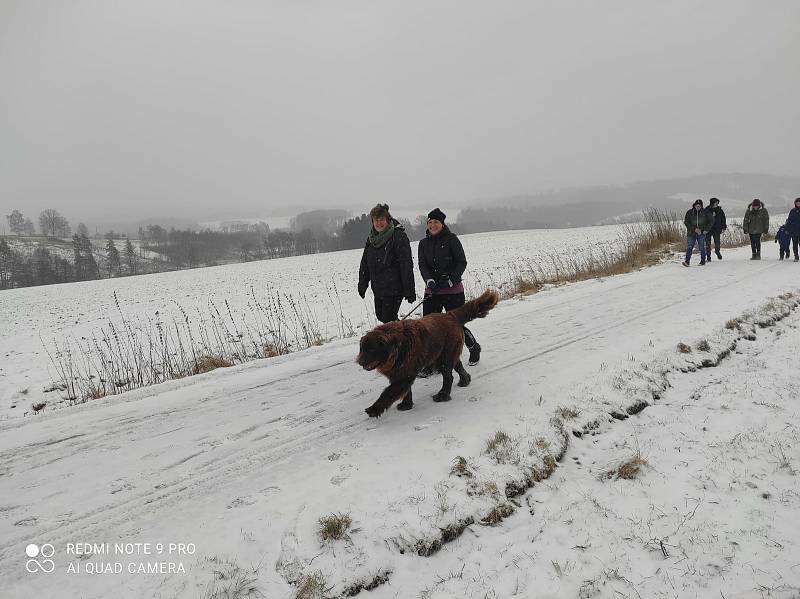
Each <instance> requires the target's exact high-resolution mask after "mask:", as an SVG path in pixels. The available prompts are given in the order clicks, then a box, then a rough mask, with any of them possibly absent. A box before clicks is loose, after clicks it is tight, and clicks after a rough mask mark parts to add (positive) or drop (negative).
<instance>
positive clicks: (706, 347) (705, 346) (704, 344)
mask: <svg viewBox="0 0 800 599" xmlns="http://www.w3.org/2000/svg"><path fill="white" fill-rule="evenodd" d="M696 347H697V351H711V345H710V344H709V343H708V341H706V340H705V339H701V340H700V341H699V342H698V343H697V346H696Z"/></svg>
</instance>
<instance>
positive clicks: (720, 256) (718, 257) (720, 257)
mask: <svg viewBox="0 0 800 599" xmlns="http://www.w3.org/2000/svg"><path fill="white" fill-rule="evenodd" d="M717 260H722V254H720V252H719V250H717Z"/></svg>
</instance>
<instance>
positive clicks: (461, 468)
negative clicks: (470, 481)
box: [450, 455, 474, 478]
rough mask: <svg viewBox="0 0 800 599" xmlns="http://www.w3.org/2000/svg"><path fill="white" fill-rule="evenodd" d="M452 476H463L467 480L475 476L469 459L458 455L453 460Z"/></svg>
mask: <svg viewBox="0 0 800 599" xmlns="http://www.w3.org/2000/svg"><path fill="white" fill-rule="evenodd" d="M450 476H461V477H465V478H471V477H473V476H474V473H473V472H472V469H471V468H470V467H469V464H468V463H467V458H465V457H464V456H460V455H457V456H456V457H455V458H454V459H453V467H452V468H450Z"/></svg>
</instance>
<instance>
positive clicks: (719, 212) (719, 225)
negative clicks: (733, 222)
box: [706, 206, 728, 233]
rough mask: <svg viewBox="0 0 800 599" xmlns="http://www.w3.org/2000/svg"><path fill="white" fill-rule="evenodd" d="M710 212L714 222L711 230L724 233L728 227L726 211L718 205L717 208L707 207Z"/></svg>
mask: <svg viewBox="0 0 800 599" xmlns="http://www.w3.org/2000/svg"><path fill="white" fill-rule="evenodd" d="M706 210H707V211H708V213H709V214H711V215H712V218H713V223H714V224H712V225H711V228H710V229H709V231H711V232H713V233H722V232H723V231H724V230H725V229H727V228H728V223H727V221H726V220H725V211H724V210H723V209H722V208H721V207H720V206H717V207H716V208H706Z"/></svg>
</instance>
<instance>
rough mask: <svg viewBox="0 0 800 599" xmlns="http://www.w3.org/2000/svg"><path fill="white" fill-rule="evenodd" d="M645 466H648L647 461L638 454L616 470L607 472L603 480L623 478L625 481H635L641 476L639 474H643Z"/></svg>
mask: <svg viewBox="0 0 800 599" xmlns="http://www.w3.org/2000/svg"><path fill="white" fill-rule="evenodd" d="M643 466H647V459H646V458H644V457H642V454H640V453H639V452H636V455H635V456H633V457H631V458H630V459H628V460H626V461H624V462H623V463H622V464H620V465H619V466H617V467H616V468H614V469H612V470H609V471H608V472H606V473H605V476H604V477H603V478H606V479H610V478H616V479H620V478H621V479H624V480H633V479H634V478H636V477H637V476H639V473H640V472H641V470H642V467H643Z"/></svg>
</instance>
